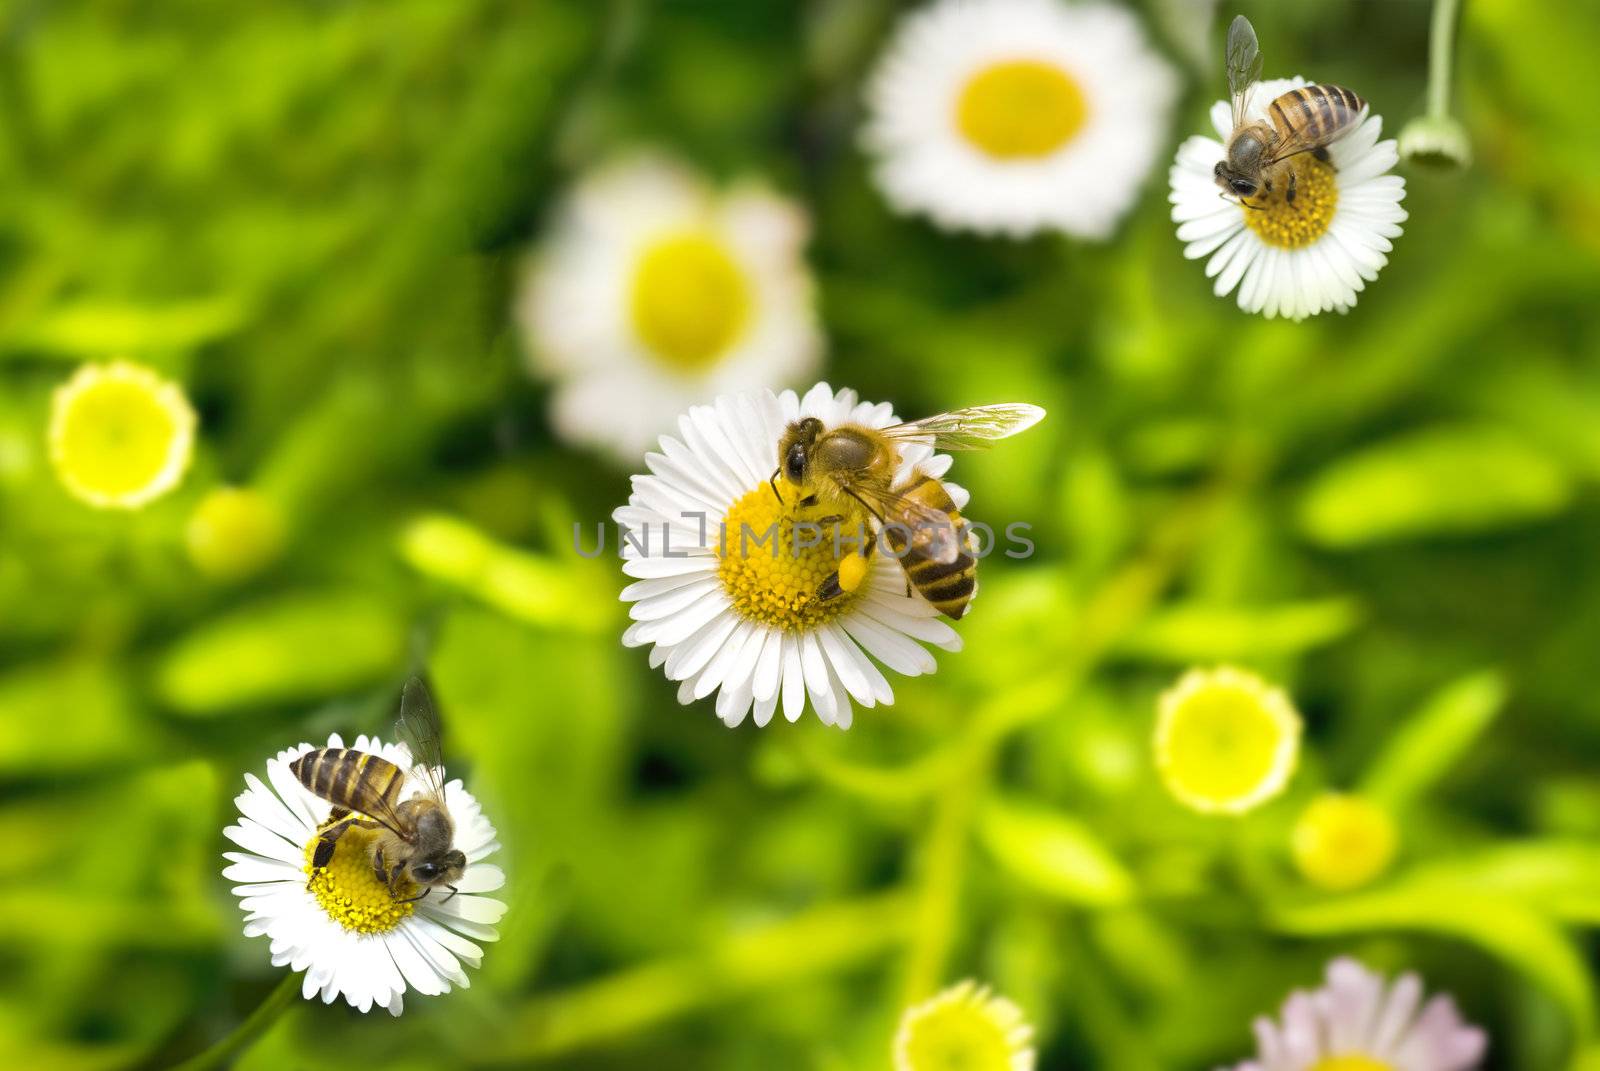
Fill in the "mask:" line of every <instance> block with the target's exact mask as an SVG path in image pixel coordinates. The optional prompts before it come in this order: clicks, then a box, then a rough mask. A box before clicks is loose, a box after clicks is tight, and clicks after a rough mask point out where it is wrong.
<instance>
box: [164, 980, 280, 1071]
mask: <svg viewBox="0 0 1600 1071" xmlns="http://www.w3.org/2000/svg"><path fill="white" fill-rule="evenodd" d="M299 995H300V976H299V975H298V974H296V973H294V972H293V971H285V972H284V975H283V981H281V982H279V983H278V987H277V988H276V989H274V990H273V991H272V992H271V993H268V994H267V998H266V999H265V1000H263V1001H262V1002H261V1003H260V1005H258V1006H257V1007H256V1010H255V1011H253V1012H251V1013H250V1017H249V1018H248V1019H246V1020H245V1021H244V1022H242V1023H240V1024H239V1025H238V1026H236V1027H234V1029H233V1033H231V1034H229V1035H228V1036H227V1037H225V1038H223V1039H222V1040H220V1041H218V1042H217V1043H216V1044H215V1045H213V1046H211V1047H210V1048H209V1049H207V1050H206V1051H205V1052H202V1053H200V1054H199V1055H198V1056H194V1057H191V1058H190V1059H188V1060H185V1061H184V1062H183V1063H181V1064H179V1065H178V1066H177V1067H176V1068H175V1069H174V1071H211V1069H212V1068H218V1067H231V1066H233V1057H235V1056H237V1055H238V1054H239V1053H240V1052H243V1051H244V1050H245V1049H246V1048H248V1047H249V1046H250V1045H251V1044H252V1043H253V1042H254V1041H255V1040H256V1038H258V1037H260V1036H261V1035H262V1034H264V1033H266V1031H267V1028H268V1027H270V1026H271V1025H272V1024H273V1023H275V1022H277V1021H278V1016H280V1015H282V1014H283V1013H284V1010H285V1009H287V1008H288V1007H289V1006H290V1005H291V1004H294V1003H295V1002H296V1001H295V998H296V997H298V996H299Z"/></svg>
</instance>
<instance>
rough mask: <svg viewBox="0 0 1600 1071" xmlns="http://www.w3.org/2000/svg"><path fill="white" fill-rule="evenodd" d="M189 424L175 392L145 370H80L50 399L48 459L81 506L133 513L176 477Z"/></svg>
mask: <svg viewBox="0 0 1600 1071" xmlns="http://www.w3.org/2000/svg"><path fill="white" fill-rule="evenodd" d="M195 423H196V418H195V413H194V409H193V407H191V406H190V405H189V400H188V399H187V398H185V397H184V394H183V391H182V390H181V389H180V388H179V387H178V386H177V384H175V383H171V382H169V381H168V380H165V379H162V378H161V377H160V376H159V375H157V374H156V373H155V372H153V371H151V370H150V369H148V368H145V367H144V366H142V365H137V364H132V363H130V362H128V361H113V362H111V363H110V364H86V365H84V366H83V367H81V368H79V369H78V371H77V372H76V373H75V374H74V375H73V376H72V378H71V379H69V380H67V382H65V383H63V384H62V385H61V386H60V387H57V388H56V392H55V395H54V397H53V398H52V399H51V404H50V430H49V438H50V461H51V464H52V465H53V466H54V468H55V471H56V476H57V477H58V478H59V479H60V480H61V483H62V485H63V486H65V487H66V489H67V490H68V491H69V492H71V493H72V494H73V496H75V497H76V498H78V499H80V500H81V501H83V502H86V503H88V504H89V505H91V506H95V507H98V508H100V509H129V510H131V509H138V508H139V507H141V506H144V505H147V504H148V503H150V502H153V501H154V500H155V499H157V498H160V497H161V496H162V495H164V494H166V493H167V492H168V491H171V490H172V489H173V488H175V487H177V486H178V483H179V481H180V480H182V479H183V473H184V470H185V469H187V468H188V467H189V460H190V458H191V457H192V455H193V454H194V429H195Z"/></svg>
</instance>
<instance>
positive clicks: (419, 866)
mask: <svg viewBox="0 0 1600 1071" xmlns="http://www.w3.org/2000/svg"><path fill="white" fill-rule="evenodd" d="M466 870H467V857H466V855H464V854H463V853H462V852H461V850H460V849H459V848H451V849H450V850H449V851H447V852H444V853H442V854H440V855H436V856H434V857H432V858H430V859H424V860H422V861H420V862H416V863H412V864H411V880H412V881H414V882H416V883H417V884H418V885H453V884H454V883H455V882H457V881H460V880H461V875H462V874H464V873H466Z"/></svg>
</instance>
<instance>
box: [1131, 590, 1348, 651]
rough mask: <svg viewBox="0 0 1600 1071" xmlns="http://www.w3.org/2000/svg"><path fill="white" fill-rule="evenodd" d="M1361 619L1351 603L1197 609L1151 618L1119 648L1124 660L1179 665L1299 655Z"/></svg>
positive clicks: (1185, 607)
mask: <svg viewBox="0 0 1600 1071" xmlns="http://www.w3.org/2000/svg"><path fill="white" fill-rule="evenodd" d="M1359 619H1360V612H1359V610H1358V609H1357V608H1356V605H1355V603H1354V602H1352V601H1351V600H1349V599H1317V600H1313V601H1309V602H1298V603H1288V604H1285V605H1282V606H1253V607H1248V606H1202V605H1195V604H1192V603H1191V604H1187V605H1179V606H1172V607H1168V608H1166V609H1163V610H1159V611H1157V612H1155V613H1153V614H1151V615H1150V616H1149V617H1148V618H1146V619H1145V621H1144V622H1143V623H1142V624H1140V625H1139V626H1138V627H1136V628H1135V629H1133V631H1131V632H1130V633H1128V635H1127V636H1125V637H1124V638H1123V639H1122V641H1121V642H1120V643H1119V644H1118V645H1117V646H1118V650H1119V651H1121V652H1122V653H1123V654H1128V655H1136V656H1139V657H1143V658H1150V659H1154V660H1157V661H1162V662H1173V663H1178V664H1187V663H1190V662H1212V661H1229V660H1234V659H1249V658H1259V657H1266V656H1273V655H1287V654H1297V653H1299V652H1301V651H1305V650H1309V649H1310V648H1313V647H1319V646H1321V645H1322V644H1325V643H1331V642H1333V641H1334V640H1336V639H1338V638H1339V637H1341V636H1343V635H1345V634H1346V633H1348V632H1349V631H1350V629H1351V628H1353V627H1354V626H1355V624H1356V622H1357V621H1358V620H1359Z"/></svg>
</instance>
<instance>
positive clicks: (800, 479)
mask: <svg viewBox="0 0 1600 1071" xmlns="http://www.w3.org/2000/svg"><path fill="white" fill-rule="evenodd" d="M821 434H822V421H820V420H818V419H817V418H816V417H806V418H805V419H804V420H797V421H795V422H794V423H793V424H790V425H789V430H788V431H786V432H784V435H783V442H782V444H781V447H780V449H781V451H782V455H781V457H780V458H779V460H780V461H781V462H782V464H783V474H784V475H785V476H787V477H788V478H789V482H790V483H793V484H802V483H805V480H806V473H807V472H808V471H809V469H810V461H811V448H812V447H813V446H815V445H816V442H817V436H819V435H821Z"/></svg>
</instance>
